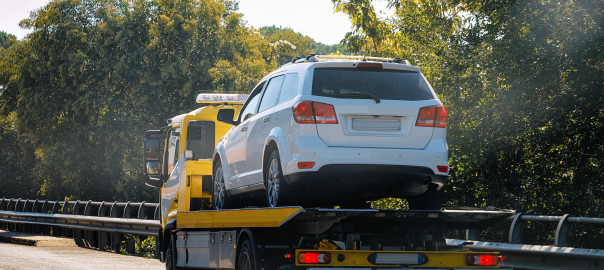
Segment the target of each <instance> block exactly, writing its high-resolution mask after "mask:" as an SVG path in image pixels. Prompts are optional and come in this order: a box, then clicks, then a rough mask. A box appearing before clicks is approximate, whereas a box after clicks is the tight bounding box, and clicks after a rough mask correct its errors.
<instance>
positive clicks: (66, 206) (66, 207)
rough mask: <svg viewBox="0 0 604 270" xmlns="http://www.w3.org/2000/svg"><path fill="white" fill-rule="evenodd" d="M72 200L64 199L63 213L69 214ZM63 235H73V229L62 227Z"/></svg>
mask: <svg viewBox="0 0 604 270" xmlns="http://www.w3.org/2000/svg"><path fill="white" fill-rule="evenodd" d="M70 202H71V201H63V207H61V214H69V203H70ZM61 235H62V236H65V237H70V238H71V237H73V230H72V229H67V228H61Z"/></svg>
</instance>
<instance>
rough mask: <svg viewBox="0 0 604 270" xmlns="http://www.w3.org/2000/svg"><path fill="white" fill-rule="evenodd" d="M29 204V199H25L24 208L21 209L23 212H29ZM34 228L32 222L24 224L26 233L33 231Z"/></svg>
mask: <svg viewBox="0 0 604 270" xmlns="http://www.w3.org/2000/svg"><path fill="white" fill-rule="evenodd" d="M28 204H29V200H27V199H26V200H25V201H24V202H23V208H22V210H21V212H29V211H27V205H28ZM32 231H33V229H32V226H31V225H30V224H23V232H24V233H32Z"/></svg>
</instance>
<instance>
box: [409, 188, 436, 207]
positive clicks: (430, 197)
mask: <svg viewBox="0 0 604 270" xmlns="http://www.w3.org/2000/svg"><path fill="white" fill-rule="evenodd" d="M436 188H437V187H436V185H434V184H430V186H428V190H427V191H426V193H424V194H422V195H420V196H414V197H409V198H407V202H409V209H412V210H440V207H441V201H442V190H441V191H438V190H436Z"/></svg>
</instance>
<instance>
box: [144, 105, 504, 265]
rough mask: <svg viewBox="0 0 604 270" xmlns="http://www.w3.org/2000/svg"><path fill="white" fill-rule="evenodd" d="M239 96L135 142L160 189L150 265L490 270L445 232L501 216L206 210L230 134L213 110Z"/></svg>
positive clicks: (495, 257) (485, 257)
mask: <svg viewBox="0 0 604 270" xmlns="http://www.w3.org/2000/svg"><path fill="white" fill-rule="evenodd" d="M245 98H246V96H245V95H226V94H200V95H199V96H198V98H197V102H198V103H202V104H204V106H202V107H201V108H199V109H197V110H194V111H192V112H190V113H187V114H182V115H178V116H175V117H173V118H171V119H169V120H168V126H166V127H163V128H161V129H158V130H150V131H147V132H146V134H145V147H144V153H145V156H144V160H145V166H144V167H145V174H146V176H147V177H146V180H145V181H146V183H147V185H150V186H154V187H158V188H159V189H160V192H159V193H160V198H159V200H160V214H159V219H160V224H161V229H160V230H159V231H158V234H157V240H158V241H157V242H158V245H157V249H158V253H159V258H160V260H161V261H162V262H165V263H166V269H181V268H201V269H267V270H268V269H271V270H272V269H404V268H428V269H430V268H432V269H434V268H438V269H442V268H447V269H452V268H455V269H465V268H471V269H481V268H485V269H486V268H497V267H498V262H499V261H500V259H501V258H500V256H499V253H496V252H481V253H476V252H469V251H467V250H465V249H464V248H463V247H450V246H447V245H446V244H445V239H444V236H443V233H444V232H445V231H447V230H451V229H464V230H465V229H481V228H485V227H488V226H490V225H492V224H493V223H496V222H499V221H500V220H503V219H506V218H509V217H510V216H512V215H513V214H514V211H510V210H497V211H483V210H470V211H468V210H438V211H418V210H377V209H339V208H302V207H277V208H266V207H259V206H251V207H248V208H243V209H229V210H209V209H211V206H212V189H213V184H212V183H213V181H212V171H213V168H212V159H211V157H212V153H213V150H214V147H215V145H216V143H217V142H218V141H219V140H220V138H221V137H222V135H224V134H225V133H226V132H227V131H228V129H230V128H231V126H230V125H228V124H225V123H222V122H219V121H217V119H216V116H217V111H218V110H219V109H222V108H230V109H233V110H235V114H237V112H238V111H239V110H240V109H241V105H242V104H243V102H244V101H245Z"/></svg>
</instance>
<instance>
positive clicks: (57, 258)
mask: <svg viewBox="0 0 604 270" xmlns="http://www.w3.org/2000/svg"><path fill="white" fill-rule="evenodd" d="M0 269H10V270H13V269H14V270H17V269H49V270H52V269H61V270H63V269H149V270H153V269H165V266H164V264H163V263H161V262H159V260H157V259H153V258H141V257H135V256H127V255H121V254H116V253H111V252H104V251H98V250H94V249H88V248H82V247H36V246H25V245H16V244H9V243H0Z"/></svg>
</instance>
